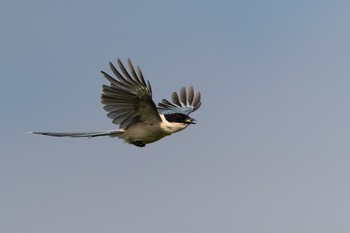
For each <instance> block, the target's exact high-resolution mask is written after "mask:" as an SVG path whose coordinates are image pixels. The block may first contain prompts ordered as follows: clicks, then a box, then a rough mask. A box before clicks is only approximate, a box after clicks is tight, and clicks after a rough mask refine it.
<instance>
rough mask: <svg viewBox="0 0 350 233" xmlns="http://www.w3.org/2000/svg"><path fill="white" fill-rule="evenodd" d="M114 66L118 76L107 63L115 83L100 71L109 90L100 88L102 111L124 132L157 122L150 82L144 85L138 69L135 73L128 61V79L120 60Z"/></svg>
mask: <svg viewBox="0 0 350 233" xmlns="http://www.w3.org/2000/svg"><path fill="white" fill-rule="evenodd" d="M117 63H118V66H119V68H120V70H121V73H120V72H119V71H118V70H117V69H116V68H115V66H114V65H113V64H112V63H109V65H110V68H111V70H112V72H113V74H114V75H115V76H116V78H117V79H114V78H113V77H111V76H110V75H109V74H107V73H105V72H103V71H101V72H102V74H103V75H104V77H105V78H106V79H107V80H108V81H110V83H111V85H110V86H107V85H103V94H102V96H101V99H102V101H101V102H102V103H103V104H104V105H105V106H104V107H103V108H104V109H105V110H106V111H107V112H108V114H107V116H108V117H109V118H111V119H112V120H113V123H114V124H117V125H120V126H119V127H120V128H127V127H128V126H131V125H132V124H134V123H137V122H150V123H155V122H160V121H161V118H160V116H159V114H158V111H157V107H156V105H155V104H154V102H153V100H152V88H151V84H150V83H149V81H147V84H146V82H145V80H144V78H143V75H142V72H141V70H140V68H139V67H138V66H137V67H136V71H137V73H136V71H135V69H134V67H133V65H132V63H131V61H130V59H128V66H129V70H130V74H131V75H130V74H129V72H128V71H127V70H126V69H125V67H124V65H123V63H122V62H121V61H120V59H118V61H117Z"/></svg>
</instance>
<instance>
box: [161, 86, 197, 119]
mask: <svg viewBox="0 0 350 233" xmlns="http://www.w3.org/2000/svg"><path fill="white" fill-rule="evenodd" d="M171 98H172V102H170V101H168V100H166V99H163V100H162V102H161V103H158V112H159V113H161V114H172V113H183V114H185V115H189V114H190V113H191V112H194V111H196V110H197V109H198V108H199V107H200V106H201V104H202V102H201V93H200V92H195V91H194V90H193V87H192V86H190V87H189V88H188V89H187V90H186V88H185V87H182V88H181V90H180V92H179V94H178V93H176V92H173V94H172V96H171Z"/></svg>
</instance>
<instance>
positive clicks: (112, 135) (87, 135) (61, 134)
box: [28, 130, 123, 138]
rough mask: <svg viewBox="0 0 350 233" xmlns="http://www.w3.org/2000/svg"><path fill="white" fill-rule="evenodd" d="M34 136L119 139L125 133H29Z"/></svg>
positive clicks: (112, 131)
mask: <svg viewBox="0 0 350 233" xmlns="http://www.w3.org/2000/svg"><path fill="white" fill-rule="evenodd" d="M28 133H32V134H40V135H46V136H52V137H72V138H93V137H100V136H110V137H118V136H119V135H120V134H122V133H123V131H121V130H105V131H98V132H61V133H57V132H28Z"/></svg>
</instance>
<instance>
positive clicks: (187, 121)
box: [185, 118, 196, 124]
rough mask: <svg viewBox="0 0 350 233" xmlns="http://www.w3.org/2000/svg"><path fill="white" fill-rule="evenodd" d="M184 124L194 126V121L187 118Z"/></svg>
mask: <svg viewBox="0 0 350 233" xmlns="http://www.w3.org/2000/svg"><path fill="white" fill-rule="evenodd" d="M185 123H187V124H196V120H195V119H193V118H187V119H186V120H185Z"/></svg>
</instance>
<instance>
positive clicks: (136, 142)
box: [132, 141, 146, 147]
mask: <svg viewBox="0 0 350 233" xmlns="http://www.w3.org/2000/svg"><path fill="white" fill-rule="evenodd" d="M132 144H134V145H135V146H138V147H145V146H146V144H145V143H143V142H141V141H135V142H133V143H132Z"/></svg>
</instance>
